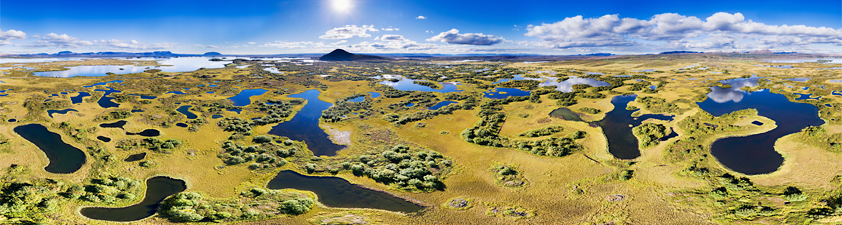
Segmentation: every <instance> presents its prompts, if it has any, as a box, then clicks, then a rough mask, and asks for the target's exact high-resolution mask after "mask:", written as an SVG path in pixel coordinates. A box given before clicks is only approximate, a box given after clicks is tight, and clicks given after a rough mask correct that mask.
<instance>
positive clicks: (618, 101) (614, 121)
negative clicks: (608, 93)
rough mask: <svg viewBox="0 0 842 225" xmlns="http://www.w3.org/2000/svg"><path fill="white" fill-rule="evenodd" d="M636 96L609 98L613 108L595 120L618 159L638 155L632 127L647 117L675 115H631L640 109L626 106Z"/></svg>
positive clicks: (609, 147) (664, 118)
mask: <svg viewBox="0 0 842 225" xmlns="http://www.w3.org/2000/svg"><path fill="white" fill-rule="evenodd" d="M636 98H637V95H620V96H615V97H614V98H612V99H611V104H613V105H614V109H613V110H611V111H610V112H608V113H606V114H605V118H603V119H602V120H600V121H598V122H596V124H597V125H599V126H600V127H602V131H603V132H604V133H605V137H606V138H607V139H608V152H610V153H611V154H612V155H614V157H617V158H619V159H634V158H637V157H638V156H640V148H639V145H638V142H637V137H635V136H634V134H633V133H632V127H636V126H639V125H640V124H642V123H643V121H645V120H647V119H657V120H665V121H672V119H673V117H675V116H667V115H660V114H645V115H641V116H639V117H632V113H634V112H635V111H638V110H640V109H635V110H627V109H626V106H627V105H628V104H629V102H632V101H634V100H635V99H636Z"/></svg>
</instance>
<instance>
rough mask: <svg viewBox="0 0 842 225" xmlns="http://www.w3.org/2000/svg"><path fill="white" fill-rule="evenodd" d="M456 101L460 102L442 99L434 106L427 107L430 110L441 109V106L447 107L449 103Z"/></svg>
mask: <svg viewBox="0 0 842 225" xmlns="http://www.w3.org/2000/svg"><path fill="white" fill-rule="evenodd" d="M455 103H459V102H456V101H441V102H439V103H436V104H435V105H433V106H431V107H430V108H427V109H429V110H438V109H440V108H441V107H445V106H447V105H450V104H455Z"/></svg>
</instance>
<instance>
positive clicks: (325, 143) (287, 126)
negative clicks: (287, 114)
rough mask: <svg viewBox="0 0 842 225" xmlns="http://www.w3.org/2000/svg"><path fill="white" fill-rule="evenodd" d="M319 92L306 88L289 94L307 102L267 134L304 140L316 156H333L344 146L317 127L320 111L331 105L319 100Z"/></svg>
mask: <svg viewBox="0 0 842 225" xmlns="http://www.w3.org/2000/svg"><path fill="white" fill-rule="evenodd" d="M319 94H320V92H319V91H318V90H308V91H305V92H303V93H300V94H293V95H289V97H290V98H303V99H306V100H307V103H306V104H305V105H304V107H303V108H301V111H299V112H298V113H296V114H295V116H294V117H293V118H292V119H291V120H289V121H286V122H283V123H279V124H278V125H275V126H274V127H272V130H270V131H269V134H272V135H277V136H283V137H288V138H290V139H292V140H296V141H304V143H306V144H307V148H309V149H310V150H311V151H313V154H314V155H316V156H321V155H327V156H333V155H336V151H339V150H341V149H343V148H345V146H344V145H338V144H335V143H333V141H331V140H330V138H329V137H328V135H327V133H325V131H324V130H322V128H321V127H319V119H320V118H321V117H322V111H324V110H325V109H327V108H330V106H332V105H333V104H331V103H328V102H325V101H322V100H320V99H319V98H318V97H319Z"/></svg>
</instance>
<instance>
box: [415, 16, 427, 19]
mask: <svg viewBox="0 0 842 225" xmlns="http://www.w3.org/2000/svg"><path fill="white" fill-rule="evenodd" d="M415 19H416V20H426V19H427V17H425V16H418V17H415Z"/></svg>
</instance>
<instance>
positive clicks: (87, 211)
mask: <svg viewBox="0 0 842 225" xmlns="http://www.w3.org/2000/svg"><path fill="white" fill-rule="evenodd" d="M140 157H141V158H142V157H146V155H143V156H140ZM186 189H187V184H186V183H185V182H184V181H183V180H179V179H173V178H169V177H163V176H159V177H153V178H150V179H149V180H147V181H146V196H144V197H143V201H141V202H140V203H138V204H135V205H132V206H128V207H123V208H103V207H86V208H82V209H81V210H79V213H80V214H82V215H83V216H85V217H88V218H91V219H96V220H107V221H121V222H128V221H135V220H140V219H143V218H146V217H150V216H152V215H155V213H157V212H158V207H159V205H160V203H161V202H162V201H164V199H165V198H167V197H169V196H170V195H173V194H176V193H179V192H182V191H184V190H186Z"/></svg>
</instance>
